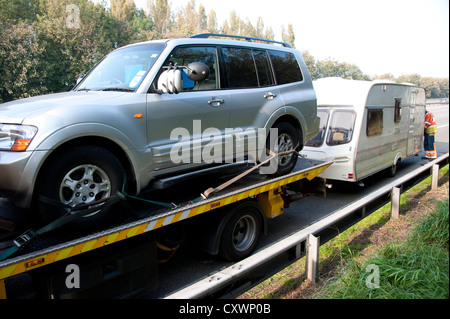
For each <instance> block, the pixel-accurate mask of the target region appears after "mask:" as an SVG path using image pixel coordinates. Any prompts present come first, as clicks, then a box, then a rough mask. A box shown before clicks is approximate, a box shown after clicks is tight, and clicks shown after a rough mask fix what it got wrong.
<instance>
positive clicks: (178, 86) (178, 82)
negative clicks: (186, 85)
mask: <svg viewBox="0 0 450 319" xmlns="http://www.w3.org/2000/svg"><path fill="white" fill-rule="evenodd" d="M158 90H161V92H162V93H169V94H173V93H175V94H178V93H180V92H181V90H183V78H182V76H181V71H180V70H179V69H169V70H166V71H164V72H163V73H162V74H161V75H160V76H159V79H158Z"/></svg>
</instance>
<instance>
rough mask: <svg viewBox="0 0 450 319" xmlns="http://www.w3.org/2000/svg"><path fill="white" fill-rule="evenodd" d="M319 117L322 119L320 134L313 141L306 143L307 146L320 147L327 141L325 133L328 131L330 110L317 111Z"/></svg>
mask: <svg viewBox="0 0 450 319" xmlns="http://www.w3.org/2000/svg"><path fill="white" fill-rule="evenodd" d="M317 115H318V116H319V117H320V124H319V133H317V135H316V136H314V137H313V138H312V139H310V140H309V141H307V142H306V144H305V145H306V146H313V147H319V146H322V144H323V141H324V140H325V132H326V130H327V124H328V116H329V115H330V110H317Z"/></svg>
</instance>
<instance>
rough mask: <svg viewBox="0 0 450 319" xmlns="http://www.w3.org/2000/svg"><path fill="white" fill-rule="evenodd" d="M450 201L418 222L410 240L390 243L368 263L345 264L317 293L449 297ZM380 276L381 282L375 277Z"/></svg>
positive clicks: (351, 261)
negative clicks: (338, 274) (339, 272)
mask: <svg viewBox="0 0 450 319" xmlns="http://www.w3.org/2000/svg"><path fill="white" fill-rule="evenodd" d="M448 205H449V203H448V200H446V201H443V202H441V203H440V204H439V206H438V208H437V209H436V210H434V211H433V212H432V213H431V214H429V215H427V217H426V218H424V219H423V220H421V221H419V222H418V223H417V224H416V226H415V227H413V229H412V230H411V232H410V234H409V237H408V241H407V242H405V243H402V244H397V243H391V244H389V245H387V246H386V247H384V248H383V249H381V250H380V251H378V252H377V254H376V255H374V256H373V257H372V258H370V259H369V260H367V261H365V262H358V261H357V259H354V258H351V257H352V252H351V251H350V252H348V253H347V256H346V258H344V260H345V262H343V263H342V266H341V267H342V270H343V271H342V276H341V277H339V278H337V277H335V278H332V279H331V280H330V281H329V283H328V284H327V285H325V286H324V288H323V289H322V290H321V291H320V292H319V293H318V294H317V295H316V297H318V298H333V299H343V298H351V299H424V298H426V299H448V298H449V206H448ZM375 278H378V281H377V280H376V279H375Z"/></svg>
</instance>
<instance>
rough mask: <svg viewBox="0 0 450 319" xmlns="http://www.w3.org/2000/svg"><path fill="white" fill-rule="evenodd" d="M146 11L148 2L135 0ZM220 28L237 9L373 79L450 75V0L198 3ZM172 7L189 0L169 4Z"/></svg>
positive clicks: (241, 14)
mask: <svg viewBox="0 0 450 319" xmlns="http://www.w3.org/2000/svg"><path fill="white" fill-rule="evenodd" d="M135 3H136V6H137V7H140V8H147V4H146V3H147V0H135ZM195 3H196V9H197V10H198V7H199V5H200V4H202V5H203V6H204V7H205V9H206V13H207V14H208V13H209V12H210V10H214V11H215V12H216V15H217V20H218V25H219V27H220V26H221V25H222V23H223V21H224V20H225V19H229V17H230V13H231V12H232V11H233V10H234V11H236V14H237V15H238V16H239V17H240V18H241V19H243V20H245V19H246V18H248V19H249V20H250V21H251V22H252V24H253V25H256V21H257V18H258V17H262V19H263V21H264V26H265V27H268V26H270V27H272V29H273V31H274V34H275V40H280V41H281V28H282V26H283V25H284V26H285V28H286V29H287V25H288V24H292V26H293V28H294V34H295V46H296V48H297V49H299V50H301V51H305V50H307V51H309V53H310V54H311V55H313V56H314V58H315V59H316V60H323V59H327V58H331V59H334V60H337V61H338V62H347V63H350V64H356V65H357V66H358V67H359V68H360V69H361V70H362V71H363V72H364V73H365V74H368V75H370V76H373V75H381V74H385V73H391V74H393V75H394V76H395V77H399V76H401V75H407V74H413V73H418V74H419V75H421V76H424V77H428V76H429V77H437V78H442V77H449V0H196V2H195ZM169 4H170V5H171V8H172V9H177V8H182V7H185V6H186V4H187V0H169Z"/></svg>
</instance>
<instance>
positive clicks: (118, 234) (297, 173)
mask: <svg viewBox="0 0 450 319" xmlns="http://www.w3.org/2000/svg"><path fill="white" fill-rule="evenodd" d="M331 164H332V162H316V163H311V162H310V161H307V160H304V159H302V158H299V161H298V163H297V165H296V168H295V169H294V171H293V172H291V173H290V174H288V175H285V176H281V177H269V176H267V175H260V174H259V173H256V172H255V173H252V174H249V175H247V176H245V177H244V178H242V179H239V180H237V181H236V182H235V183H233V184H232V185H230V186H229V187H228V188H226V189H225V190H222V191H220V192H218V193H217V194H213V195H212V196H211V197H208V198H201V199H200V200H196V201H192V200H193V199H195V198H198V197H199V195H200V194H199V189H201V190H205V187H204V186H201V185H198V183H194V184H196V185H197V187H192V184H191V183H189V187H185V188H183V189H182V191H181V192H180V189H179V188H178V189H168V190H164V191H156V192H154V193H152V194H151V196H150V198H157V199H158V200H163V201H164V200H168V201H169V202H170V203H172V202H175V203H176V206H173V208H161V207H155V206H154V205H152V204H148V205H147V204H146V202H144V203H142V202H140V203H139V205H137V206H136V211H139V214H140V216H142V215H146V217H143V218H139V219H136V218H128V220H126V219H125V221H124V222H123V223H122V224H119V225H116V226H113V227H111V228H107V229H105V230H102V231H97V232H95V233H86V234H81V235H80V234H77V235H75V234H70V235H69V233H66V232H64V233H63V235H62V236H61V233H62V232H60V231H55V233H57V234H56V236H54V234H53V232H50V233H49V234H45V235H43V236H40V237H42V238H37V240H39V241H40V242H41V243H39V244H36V245H32V244H30V245H27V246H26V247H25V249H23V251H19V252H17V253H16V254H15V255H12V256H11V257H9V258H7V259H6V260H3V261H0V297H3V298H6V290H5V280H6V279H7V278H10V277H13V276H16V275H18V274H22V273H26V272H30V271H32V270H35V269H38V268H42V267H45V266H47V265H50V264H53V263H55V262H58V261H62V260H65V259H69V258H72V257H74V256H77V255H82V254H84V253H87V252H91V251H94V250H96V249H99V248H102V247H106V246H109V245H111V244H113V243H118V242H123V241H125V240H127V239H130V238H134V237H136V236H139V235H143V234H149V233H151V232H153V231H155V230H158V229H161V228H164V227H166V226H169V225H173V224H176V223H180V222H183V221H186V220H188V219H191V218H193V217H196V216H200V215H208V214H210V213H212V212H214V211H217V210H219V209H222V208H223V207H225V206H228V205H231V204H234V203H237V202H240V201H243V200H246V199H250V198H251V199H258V198H262V197H264V198H265V199H264V200H263V201H260V203H261V205H262V206H266V207H263V208H262V209H263V210H264V213H265V216H266V217H267V218H274V217H276V216H278V215H280V214H281V213H282V212H283V207H284V206H285V203H284V202H283V201H282V199H281V192H277V190H281V189H282V188H284V187H287V186H288V185H291V184H293V183H295V182H297V181H300V180H302V179H307V180H312V179H313V178H315V177H316V176H317V175H319V174H320V173H321V172H322V171H324V170H325V169H326V168H328V167H329V166H330V165H331ZM230 174H231V173H230ZM216 177H217V176H216ZM206 178H207V181H208V184H207V186H215V185H214V184H219V183H220V178H222V179H227V178H228V176H227V174H221V175H220V176H219V177H217V178H210V177H206ZM194 186H195V185H194ZM199 187H201V188H199ZM201 190H200V192H201ZM264 194H265V195H264ZM280 201H281V204H280ZM264 203H265V204H264ZM1 204H2V203H1V202H0V205H1ZM146 206H147V207H146ZM150 207H151V208H150ZM0 212H1V207H0ZM58 234H59V235H58Z"/></svg>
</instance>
